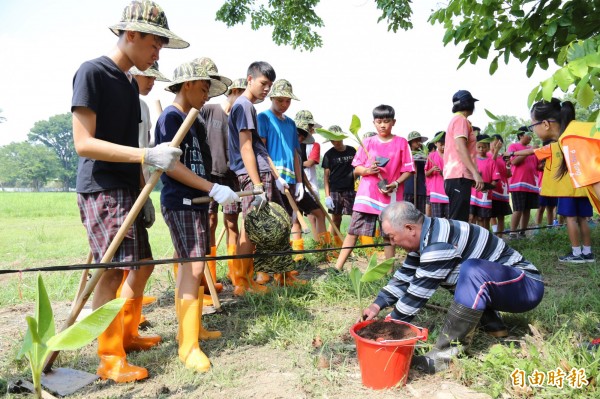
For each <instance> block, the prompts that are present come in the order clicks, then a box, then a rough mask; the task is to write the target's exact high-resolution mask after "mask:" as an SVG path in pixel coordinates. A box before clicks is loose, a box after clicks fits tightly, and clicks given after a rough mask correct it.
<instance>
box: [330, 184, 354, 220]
mask: <svg viewBox="0 0 600 399" xmlns="http://www.w3.org/2000/svg"><path fill="white" fill-rule="evenodd" d="M330 196H331V200H332V201H333V210H331V209H330V210H329V213H331V214H333V215H352V207H353V206H354V199H355V198H356V191H354V190H348V191H340V192H337V191H332V192H331V193H330Z"/></svg>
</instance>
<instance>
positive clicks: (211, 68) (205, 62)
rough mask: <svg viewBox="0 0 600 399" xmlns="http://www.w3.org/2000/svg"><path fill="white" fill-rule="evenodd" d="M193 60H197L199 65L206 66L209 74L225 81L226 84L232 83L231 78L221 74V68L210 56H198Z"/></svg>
mask: <svg viewBox="0 0 600 399" xmlns="http://www.w3.org/2000/svg"><path fill="white" fill-rule="evenodd" d="M192 62H196V63H197V64H198V65H200V66H202V67H204V68H206V70H207V71H208V76H210V77H211V78H214V79H219V80H220V81H221V82H223V83H225V86H229V85H231V79H229V78H227V77H225V76H223V75H221V74H219V70H218V69H217V64H215V63H214V62H213V60H211V59H210V58H208V57H201V58H196V59H195V60H194V61H192Z"/></svg>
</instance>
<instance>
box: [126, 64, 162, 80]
mask: <svg viewBox="0 0 600 399" xmlns="http://www.w3.org/2000/svg"><path fill="white" fill-rule="evenodd" d="M129 73H130V74H132V75H136V76H148V77H149V78H154V79H156V80H157V81H159V82H170V80H169V79H167V78H166V76H165V75H163V74H162V73H160V71H159V70H158V62H155V63H154V64H153V65H152V66H151V67H150V68H148V69H146V70H145V71H140V70H139V69H137V68H136V67H131V69H130V70H129Z"/></svg>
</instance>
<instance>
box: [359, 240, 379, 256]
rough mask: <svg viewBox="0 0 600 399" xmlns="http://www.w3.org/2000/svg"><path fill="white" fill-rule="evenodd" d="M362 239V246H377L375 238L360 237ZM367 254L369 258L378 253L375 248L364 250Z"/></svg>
mask: <svg viewBox="0 0 600 399" xmlns="http://www.w3.org/2000/svg"><path fill="white" fill-rule="evenodd" d="M359 239H360V243H361V245H373V244H375V241H373V237H369V236H359ZM364 251H365V254H366V255H367V256H369V257H370V256H371V255H373V254H374V253H375V252H376V251H375V247H372V248H364Z"/></svg>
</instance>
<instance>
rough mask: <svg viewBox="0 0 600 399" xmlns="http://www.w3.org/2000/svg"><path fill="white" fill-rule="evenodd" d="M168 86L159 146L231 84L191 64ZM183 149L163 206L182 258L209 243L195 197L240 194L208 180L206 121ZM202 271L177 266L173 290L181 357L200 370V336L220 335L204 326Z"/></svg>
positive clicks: (204, 366)
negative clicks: (171, 95) (172, 97)
mask: <svg viewBox="0 0 600 399" xmlns="http://www.w3.org/2000/svg"><path fill="white" fill-rule="evenodd" d="M166 90H168V91H171V92H173V93H175V100H174V101H173V104H172V105H170V106H168V107H167V108H165V110H164V111H163V113H162V114H161V115H160V117H159V118H158V121H157V122H156V130H155V140H156V143H157V144H160V143H163V142H168V141H171V140H172V139H173V137H174V136H175V134H176V133H177V131H178V130H179V128H180V126H181V125H182V124H183V121H184V120H185V118H186V116H187V114H188V113H189V112H190V110H191V109H192V108H196V109H200V108H202V106H203V105H204V103H205V102H206V101H207V100H208V99H209V98H211V97H215V96H220V95H221V94H223V93H224V92H225V91H226V90H227V86H226V85H225V84H223V83H222V82H221V81H220V80H218V79H212V78H211V77H209V75H208V72H207V71H206V68H204V67H202V66H200V65H199V64H197V63H194V62H187V63H184V64H182V65H180V66H179V67H177V69H175V72H174V73H173V82H172V84H171V85H170V86H168V87H167V88H166ZM180 148H181V149H182V151H183V155H182V156H181V158H180V160H179V161H178V162H176V163H175V168H173V170H172V171H169V172H167V173H165V174H163V175H162V176H161V180H162V182H163V189H162V191H161V193H160V202H161V210H162V214H163V218H164V219H165V222H166V223H167V226H169V231H170V232H171V239H172V241H173V246H174V247H175V250H176V251H177V254H178V255H179V256H180V257H182V258H191V257H202V256H206V255H207V252H208V251H209V246H210V242H209V237H208V229H209V226H208V205H207V204H194V203H193V199H194V198H198V197H203V196H206V193H208V195H209V196H210V197H212V198H213V199H214V200H215V201H217V202H218V203H220V204H228V203H231V202H234V201H239V200H240V198H239V197H238V196H237V194H236V193H235V192H234V191H233V190H231V188H229V187H227V186H224V185H219V184H216V183H211V182H210V181H209V180H208V179H209V176H210V172H211V166H212V160H211V155H210V149H209V148H208V144H207V143H206V126H205V125H204V123H203V122H200V120H199V119H196V120H195V121H194V124H193V125H192V127H191V128H190V130H189V132H188V134H187V135H186V136H185V139H184V140H183V141H182V143H181V146H180ZM203 274H204V262H200V261H197V262H185V263H183V264H182V267H180V268H179V273H178V274H177V282H176V288H175V291H176V293H177V294H176V296H177V297H176V298H175V304H176V309H177V317H178V320H179V329H178V339H179V359H180V360H181V361H182V362H183V363H184V364H185V366H186V367H187V368H191V369H194V370H196V371H199V372H206V371H208V370H209V369H210V361H209V360H208V357H206V355H205V354H204V352H202V350H201V349H200V347H199V345H198V339H199V338H200V337H201V334H202V335H204V337H202V338H208V339H211V338H218V337H220V336H221V334H220V332H208V331H206V330H204V329H203V328H202V299H203V295H199V292H198V291H199V290H200V291H201V292H202V293H204V290H203V289H201V286H200V281H201V279H202V275H203Z"/></svg>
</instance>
